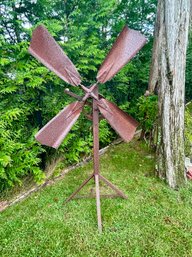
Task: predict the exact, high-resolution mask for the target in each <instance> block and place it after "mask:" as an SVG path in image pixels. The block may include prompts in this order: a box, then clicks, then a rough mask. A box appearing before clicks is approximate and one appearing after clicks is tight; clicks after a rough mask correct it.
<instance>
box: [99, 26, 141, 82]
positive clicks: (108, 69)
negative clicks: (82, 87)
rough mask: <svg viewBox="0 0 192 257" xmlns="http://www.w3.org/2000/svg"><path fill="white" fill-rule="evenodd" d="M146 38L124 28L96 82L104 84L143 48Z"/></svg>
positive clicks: (103, 64) (102, 66) (137, 32)
mask: <svg viewBox="0 0 192 257" xmlns="http://www.w3.org/2000/svg"><path fill="white" fill-rule="evenodd" d="M145 43H146V38H145V37H144V36H143V35H142V34H141V33H140V32H139V31H136V30H133V29H129V28H128V27H127V26H125V27H124V28H123V30H122V32H121V33H120V34H119V36H118V37H117V39H116V41H115V43H114V45H113V47H112V48H111V50H110V51H109V53H108V55H107V57H106V58H105V60H104V62H103V63H102V65H101V67H100V69H99V71H98V74H97V80H98V81H99V82H100V83H105V82H106V81H108V80H110V79H111V78H112V77H113V76H115V74H116V73H117V72H118V71H119V70H120V69H121V68H122V67H123V66H124V65H125V64H126V63H127V62H128V61H129V60H130V59H132V58H133V57H134V56H135V55H136V53H137V52H138V51H139V50H140V49H141V48H142V47H143V46H144V44H145Z"/></svg>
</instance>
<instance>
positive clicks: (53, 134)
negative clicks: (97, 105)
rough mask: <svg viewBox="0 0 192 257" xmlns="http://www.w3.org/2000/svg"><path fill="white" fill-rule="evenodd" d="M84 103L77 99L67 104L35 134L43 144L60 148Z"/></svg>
mask: <svg viewBox="0 0 192 257" xmlns="http://www.w3.org/2000/svg"><path fill="white" fill-rule="evenodd" d="M83 106H84V103H82V102H79V101H76V102H73V103H71V104H69V105H67V106H66V107H65V108H64V109H63V110H62V111H61V112H59V113H58V114H57V115H56V116H55V117H54V118H53V119H52V120H50V121H49V122H48V123H47V124H46V125H45V126H44V127H43V128H42V129H41V130H39V132H38V133H37V134H36V135H35V138H36V139H37V141H39V142H40V143H41V144H43V145H47V146H51V147H53V148H58V147H59V146H60V144H61V142H62V141H63V139H64V138H65V136H66V135H67V134H68V132H69V131H70V129H71V128H72V126H73V124H74V123H75V122H76V120H77V119H78V118H79V115H80V113H81V111H82V110H83Z"/></svg>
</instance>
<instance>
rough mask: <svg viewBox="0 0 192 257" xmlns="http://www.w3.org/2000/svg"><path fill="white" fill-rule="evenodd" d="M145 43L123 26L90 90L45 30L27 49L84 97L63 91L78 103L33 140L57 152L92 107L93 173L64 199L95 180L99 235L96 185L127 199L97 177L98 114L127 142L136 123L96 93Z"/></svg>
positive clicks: (39, 31)
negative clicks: (82, 115) (79, 120)
mask: <svg viewBox="0 0 192 257" xmlns="http://www.w3.org/2000/svg"><path fill="white" fill-rule="evenodd" d="M145 42H146V40H145V38H144V36H142V35H141V34H140V33H139V32H138V31H135V30H131V29H128V27H127V26H125V27H124V29H123V31H122V32H121V33H120V35H119V37H118V38H117V40H116V42H115V44H114V45H113V47H112V49H111V51H110V52H109V54H108V55H107V57H106V59H105V61H104V62H103V64H102V66H101V68H100V70H99V72H98V75H97V80H98V81H97V82H96V83H95V84H93V85H91V86H90V87H85V86H84V85H82V84H81V79H80V75H79V73H78V71H77V70H76V68H75V66H74V65H73V63H72V62H71V61H70V59H69V58H68V57H67V56H66V54H65V53H64V52H63V50H62V49H61V48H60V46H59V45H58V44H57V43H56V42H55V40H54V39H53V37H52V36H51V35H50V34H49V32H48V31H47V29H46V28H45V27H43V26H39V27H37V28H36V29H35V31H34V32H33V36H32V41H31V45H30V47H29V52H30V53H31V54H32V55H33V56H34V57H36V58H37V59H38V60H39V61H41V62H42V63H43V64H44V65H45V66H46V67H48V68H49V69H50V70H52V71H53V72H55V73H56V74H57V75H58V76H59V77H60V78H62V79H63V80H64V81H66V82H68V83H69V84H71V85H73V86H77V85H79V86H80V87H81V89H83V90H84V93H85V95H84V96H83V97H80V96H78V95H76V94H74V93H73V92H70V91H69V90H68V89H66V90H65V92H66V93H67V94H68V95H70V96H72V97H74V98H76V99H77V100H78V101H76V102H74V103H71V104H69V105H68V106H66V107H65V108H64V109H63V110H62V111H61V112H60V113H59V114H58V115H57V116H55V117H54V118H53V119H52V120H51V121H49V122H48V123H47V124H46V125H45V126H44V127H43V128H42V129H41V130H40V131H39V132H38V133H37V134H36V139H37V140H38V141H39V142H40V143H41V144H44V145H47V146H51V147H54V148H58V147H59V145H60V144H61V142H62V141H63V139H64V138H65V136H66V135H67V134H68V132H69V131H70V129H71V128H72V126H73V124H74V123H75V122H76V120H77V119H78V117H79V115H80V113H81V112H82V111H83V106H84V105H85V104H87V105H90V104H91V106H92V114H91V115H89V114H87V113H85V115H86V116H87V117H88V118H89V119H91V120H92V122H93V153H94V156H93V166H94V172H93V174H91V175H90V176H89V177H88V178H87V179H86V180H85V181H84V182H83V183H82V184H81V185H80V187H79V188H78V189H77V190H76V191H75V192H74V193H73V194H72V195H71V196H69V197H68V198H67V200H66V201H65V203H66V202H68V201H70V200H71V199H73V198H74V197H75V196H76V195H77V193H78V192H79V191H80V190H81V189H82V188H83V187H84V186H85V185H86V184H87V183H88V182H89V181H90V180H91V179H94V181H95V188H96V190H95V192H96V195H95V196H96V206H97V221H98V229H99V231H100V232H101V231H102V221H101V207H100V196H101V195H100V188H99V181H100V180H102V181H104V182H105V184H106V185H107V186H109V187H110V188H112V189H113V190H114V191H115V192H116V193H117V195H118V196H120V197H122V198H124V199H126V198H127V197H126V195H125V194H124V193H123V192H122V191H121V190H119V189H118V188H117V187H116V186H115V185H113V184H112V183H111V182H110V181H108V180H107V179H106V178H105V177H103V176H102V175H101V174H100V169H99V120H100V119H99V111H100V113H101V115H102V117H104V118H105V119H106V120H107V121H108V122H109V124H110V125H111V126H112V127H113V128H114V129H115V131H116V132H117V133H118V134H119V135H120V136H121V137H122V138H123V139H124V140H125V141H127V142H128V141H130V140H131V139H132V137H133V136H134V133H135V130H136V128H137V126H138V123H137V121H135V120H134V119H133V118H132V117H131V116H129V115H128V114H126V113H125V112H123V111H122V110H121V109H119V108H118V107H117V106H116V105H115V104H114V103H112V102H110V101H108V100H106V99H105V98H104V97H103V96H101V95H100V94H99V92H98V83H99V82H100V83H104V82H106V81H107V80H109V79H111V78H112V77H113V76H114V75H115V74H116V73H117V72H118V71H119V70H120V69H121V68H122V67H123V66H124V65H125V64H126V63H127V62H128V61H129V60H130V59H131V58H132V57H133V56H134V55H135V54H136V53H137V52H138V51H139V49H140V48H141V47H142V46H143V45H144V43H145ZM88 98H91V99H92V103H90V102H89V101H87V99H88Z"/></svg>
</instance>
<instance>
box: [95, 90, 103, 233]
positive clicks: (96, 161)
mask: <svg viewBox="0 0 192 257" xmlns="http://www.w3.org/2000/svg"><path fill="white" fill-rule="evenodd" d="M94 94H95V95H96V96H97V97H98V86H96V87H95V89H94ZM93 165H94V177H95V187H96V205H97V222H98V229H99V232H102V222H101V207H100V190H99V110H98V107H97V100H95V99H94V98H93Z"/></svg>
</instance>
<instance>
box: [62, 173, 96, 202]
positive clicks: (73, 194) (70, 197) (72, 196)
mask: <svg viewBox="0 0 192 257" xmlns="http://www.w3.org/2000/svg"><path fill="white" fill-rule="evenodd" d="M93 176H94V174H91V175H90V176H89V177H88V178H87V179H86V180H85V181H84V182H83V183H82V184H81V185H80V187H79V188H78V189H77V190H76V191H75V192H73V193H72V194H71V195H70V196H69V197H68V198H67V199H66V200H65V202H64V203H63V204H65V203H67V202H69V201H70V200H71V199H73V198H74V197H75V195H76V194H77V193H78V192H79V191H80V190H81V189H82V188H83V187H84V186H85V185H86V184H87V183H88V182H89V180H91V179H92V178H93Z"/></svg>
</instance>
